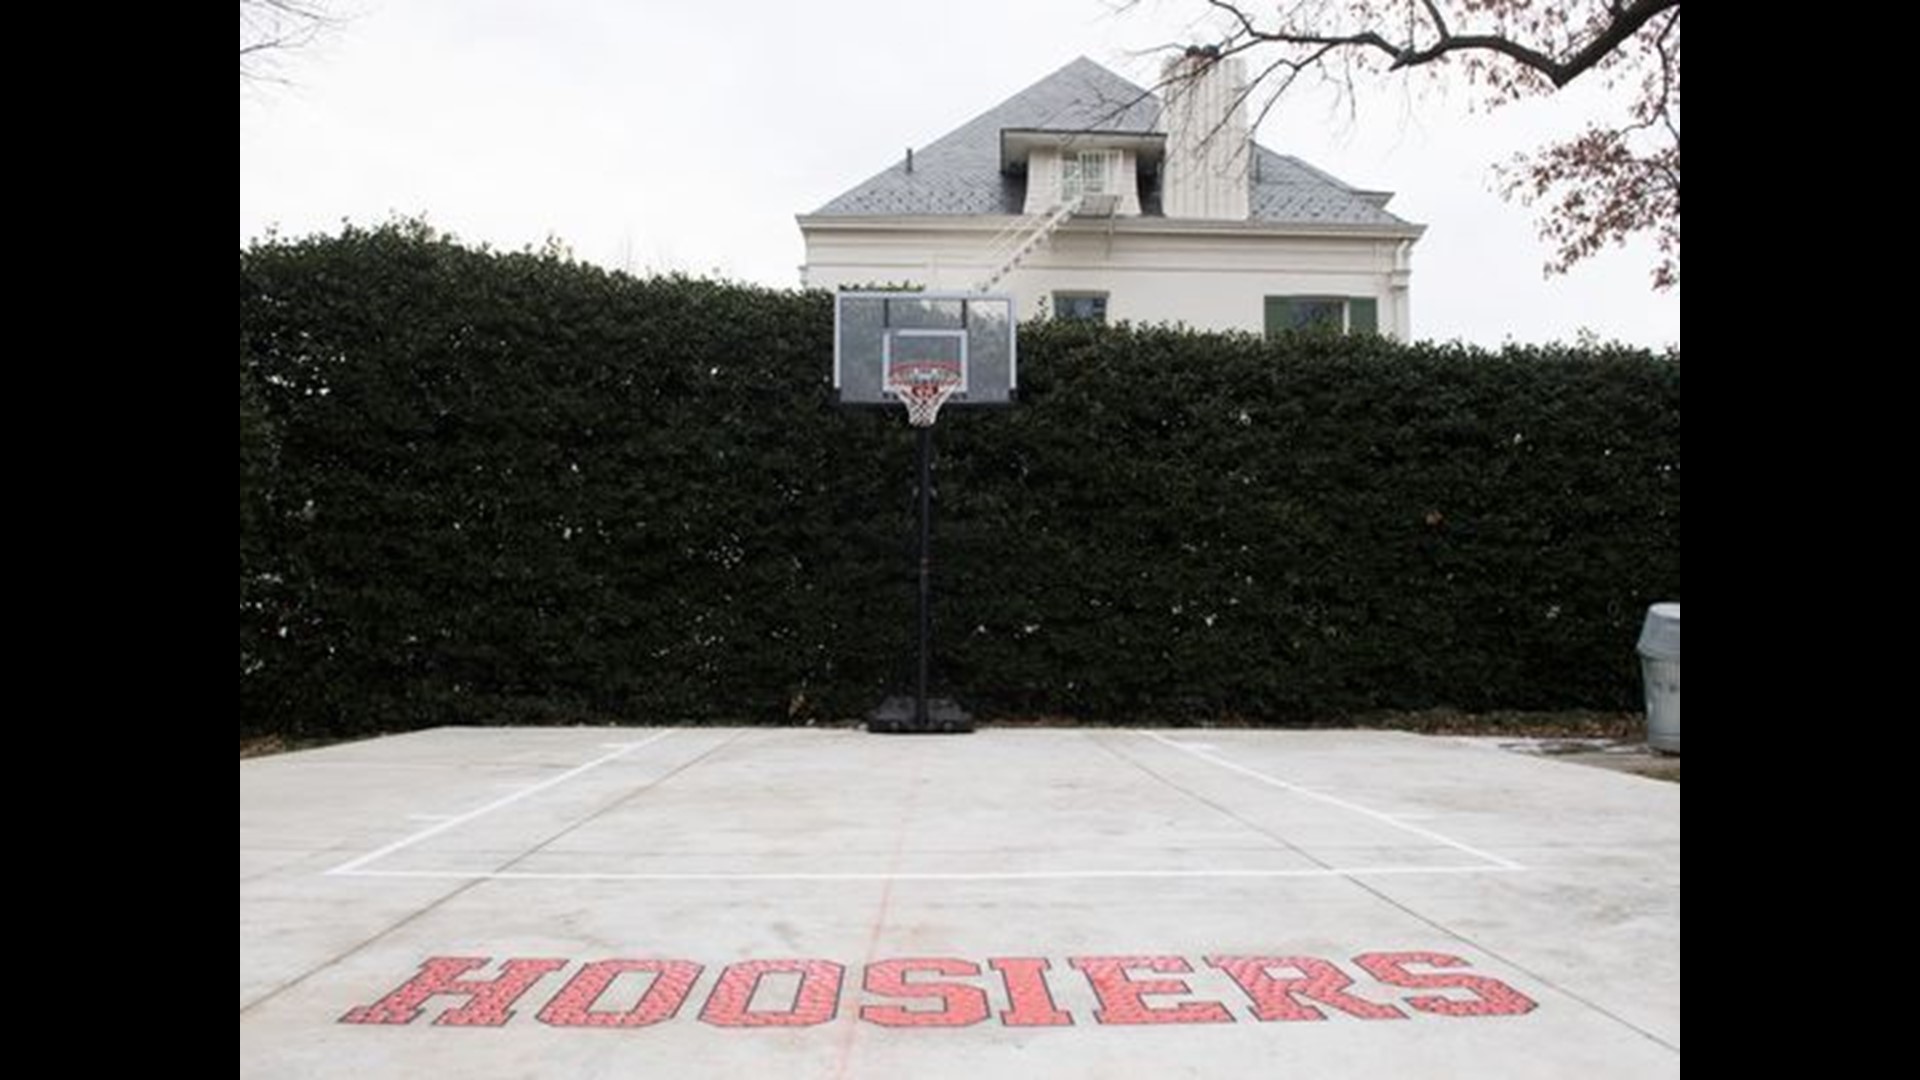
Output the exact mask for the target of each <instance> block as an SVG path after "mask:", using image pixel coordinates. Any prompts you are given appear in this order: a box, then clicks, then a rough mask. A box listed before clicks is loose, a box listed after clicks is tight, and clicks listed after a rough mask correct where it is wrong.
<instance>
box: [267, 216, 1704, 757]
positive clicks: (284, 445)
mask: <svg viewBox="0 0 1920 1080" xmlns="http://www.w3.org/2000/svg"><path fill="white" fill-rule="evenodd" d="M240 329H241V557H240V564H241V566H240V569H241V587H240V598H241V646H240V648H241V664H240V671H241V677H240V683H241V720H240V722H241V729H242V731H243V733H244V732H257V731H279V732H288V733H317V732H327V733H349V732H357V731H367V730H375V729H394V728H410V727H420V726H427V725H433V724H444V723H468V724H472V723H516V722H532V723H541V722H579V721H587V722H596V721H620V722H626V723H659V722H670V721H687V720H705V721H716V722H718V721H726V722H746V723H759V722H768V723H777V722H784V721H787V720H797V719H814V718H828V719H832V718H843V717H852V716H856V715H858V714H860V713H861V712H863V711H864V710H865V709H867V708H869V707H870V706H872V705H873V704H874V703H875V702H877V701H878V699H879V698H880V697H881V696H883V695H885V694H886V693H889V692H894V691H897V690H900V689H903V688H904V687H905V686H906V685H907V682H908V678H909V675H910V673H911V667H912V658H913V646H912V631H913V619H912V613H913V606H912V605H913V586H912V576H911V575H912V570H913V561H912V558H911V556H912V543H913V537H914V529H913V527H914V501H913V500H914V469H913V442H912V435H911V433H910V431H909V429H908V428H907V426H906V424H905V422H904V420H903V419H902V418H901V416H900V415H898V414H897V413H895V412H893V411H888V412H878V411H866V410H847V409H841V408H838V407H836V406H835V405H834V404H833V403H832V397H831V392H830V387H829V386H828V371H829V363H830V357H831V350H832V303H831V299H830V297H829V296H827V295H826V294H824V293H817V292H813V293H792V292H773V291H767V290H762V289H755V288H748V287H742V286H735V285H729V284H723V283H716V282H712V281H704V280H690V279H686V278H679V277H669V278H654V279H648V280H636V279H633V278H630V277H627V276H624V275H620V274H615V273H608V272H605V271H602V270H599V269H596V268H593V267H589V266H583V265H579V264H574V263H570V262H567V261H564V260H562V259H559V258H556V257H554V256H552V255H535V254H495V253H490V252H486V251H476V250H470V249H468V248H465V247H462V246H460V245H458V244H456V243H454V242H452V241H450V240H447V239H445V238H442V237H438V236H435V235H433V234H432V233H431V232H429V231H428V230H426V229H425V228H424V227H422V226H418V225H396V226H389V227H385V228H381V229H377V230H370V231H369V230H358V229H349V230H347V231H346V232H345V233H344V234H343V235H341V236H338V237H331V238H313V239H307V240H301V241H292V242H288V241H276V242H272V243H268V244H263V245H256V246H255V247H253V248H251V249H249V250H246V251H243V252H242V253H241V258H240ZM1020 358H1021V382H1022V401H1021V403H1020V404H1019V405H1018V406H1017V407H1015V408H1013V409H1009V410H1004V411H973V412H968V411H964V410H959V409H950V410H948V411H947V412H946V413H945V414H943V416H942V418H941V424H940V427H939V428H938V429H937V435H936V440H935V442H936V446H937V455H938V456H937V475H936V485H935V486H936V497H937V509H936V522H935V530H936V545H935V558H936V595H937V597H938V599H937V605H936V619H937V625H938V628H939V629H938V635H937V655H936V673H937V678H938V680H939V682H940V683H941V684H943V686H944V687H945V688H947V689H950V690H951V691H952V692H953V693H954V694H955V695H956V696H958V697H960V698H961V699H962V700H963V701H964V702H965V703H966V704H967V705H968V706H969V707H971V708H973V709H974V710H975V711H976V712H979V713H981V714H983V715H984V716H987V717H993V716H996V715H1010V714H1014V715H1032V714H1058V715H1068V716H1075V717H1080V718H1084V719H1096V720H1114V721H1125V722H1184V721H1198V720H1205V719H1215V718H1224V717H1229V716H1231V717H1238V718H1242V719H1247V720H1252V721H1256V722H1273V723H1285V722H1292V721H1299V720H1306V719H1325V718H1330V717H1336V716H1338V715H1340V714H1342V713H1346V712H1350V711H1356V710H1363V709H1373V708H1412V707H1426V706H1434V705H1443V704H1444V705H1454V706H1459V707H1463V708H1473V709H1480V708H1536V707H1561V706H1590V707H1623V708H1628V707H1633V706H1634V704H1635V703H1636V701H1637V697H1638V674H1637V667H1636V661H1635V658H1634V654H1633V644H1634V638H1635V635H1636V633H1637V630H1638V627H1639V622H1640V619H1641V616H1642V613H1643V612H1644V610H1645V607H1646V605H1647V604H1648V603H1650V602H1653V601H1656V600H1668V599H1678V598H1679V595H1680V542H1679V539H1680V531H1679V530H1680V369H1679V361H1678V357H1677V356H1666V357H1660V356H1652V355H1648V354H1646V353H1642V352H1635V351H1629V350H1624V349H1600V350H1593V349H1586V350H1572V349H1554V348H1549V349H1521V348H1509V349H1507V350H1504V351H1502V352H1499V353H1490V352H1486V351H1482V350H1477V349H1471V348H1465V347H1460V346H1434V345H1413V346H1405V345H1399V344H1395V343H1392V342H1388V341H1385V340H1382V339H1378V338H1350V339H1341V338H1298V339H1292V340H1286V341H1281V342H1273V343H1269V342H1264V341H1262V340H1259V339H1258V338H1256V337H1253V336H1250V335H1220V334H1199V333H1189V332H1182V331H1177V330H1172V329H1160V328H1153V329H1130V328H1124V327H1123V328H1103V327H1094V326H1087V325H1082V324H1060V323H1052V324H1033V325H1029V326H1026V327H1023V328H1022V330H1021V337H1020Z"/></svg>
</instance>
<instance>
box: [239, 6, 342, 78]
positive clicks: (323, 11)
mask: <svg viewBox="0 0 1920 1080" xmlns="http://www.w3.org/2000/svg"><path fill="white" fill-rule="evenodd" d="M345 21H346V20H345V19H344V18H343V17H342V16H340V15H337V14H335V13H334V12H333V11H331V10H330V9H329V7H328V4H327V2H326V0H240V79H241V81H242V82H251V81H258V80H263V79H272V78H275V77H276V76H274V75H273V74H272V69H273V68H274V67H275V66H276V65H277V63H278V60H279V58H280V57H282V56H284V55H286V54H288V53H293V52H297V51H299V50H300V49H303V48H305V47H307V46H308V45H311V44H313V42H314V40H315V39H316V38H318V37H319V36H320V35H321V34H322V33H324V32H325V31H328V30H332V29H335V28H337V27H339V26H340V25H342V24H343V23H344V22H345Z"/></svg>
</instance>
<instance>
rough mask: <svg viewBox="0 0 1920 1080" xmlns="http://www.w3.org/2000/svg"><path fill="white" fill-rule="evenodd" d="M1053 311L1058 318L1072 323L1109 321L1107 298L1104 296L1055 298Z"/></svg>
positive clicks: (1056, 295) (1056, 296) (1058, 296)
mask: <svg viewBox="0 0 1920 1080" xmlns="http://www.w3.org/2000/svg"><path fill="white" fill-rule="evenodd" d="M1053 310H1054V312H1055V313H1056V315H1057V317H1059V318H1061V319H1065V320H1068V321H1071V322H1097V323H1103V322H1106V321H1107V298H1106V297H1104V296H1061V295H1059V294H1058V293H1056V294H1054V297H1053Z"/></svg>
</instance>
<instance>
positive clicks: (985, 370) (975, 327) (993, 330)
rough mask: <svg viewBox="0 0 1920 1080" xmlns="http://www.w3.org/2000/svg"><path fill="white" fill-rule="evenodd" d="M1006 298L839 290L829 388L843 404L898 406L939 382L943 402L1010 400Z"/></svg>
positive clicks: (1012, 368)
mask: <svg viewBox="0 0 1920 1080" xmlns="http://www.w3.org/2000/svg"><path fill="white" fill-rule="evenodd" d="M1016 369H1017V361H1016V357H1015V345H1014V307H1013V298H1012V297H1010V296H993V295H986V294H982V293H934V292H843V293H840V294H839V295H838V296H836V297H835V298H834V305H833V388H834V392H835V394H836V396H837V397H838V398H839V401H840V403H841V404H843V405H896V406H897V405H899V404H900V403H901V401H902V392H903V391H906V390H908V389H909V388H911V387H913V386H920V387H922V388H931V387H933V386H938V387H939V388H940V390H941V398H942V401H943V402H944V403H945V404H947V405H1006V404H1009V403H1011V402H1012V401H1013V394H1014V387H1015V385H1016V374H1017V371H1016Z"/></svg>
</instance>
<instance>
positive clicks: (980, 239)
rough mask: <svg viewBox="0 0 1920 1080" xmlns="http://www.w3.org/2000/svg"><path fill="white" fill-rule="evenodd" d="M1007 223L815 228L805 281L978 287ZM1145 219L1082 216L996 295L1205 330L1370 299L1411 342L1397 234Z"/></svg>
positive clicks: (1385, 329)
mask: <svg viewBox="0 0 1920 1080" xmlns="http://www.w3.org/2000/svg"><path fill="white" fill-rule="evenodd" d="M1008 220H1009V219H1007V218H992V219H976V223H975V224H973V225H971V226H969V227H948V228H943V229H926V228H914V227H909V226H906V225H902V226H899V227H897V228H888V229H873V228H832V227H830V226H825V225H821V224H818V223H810V224H809V225H808V226H807V227H806V228H805V229H804V230H803V231H804V232H805V233H806V236H807V265H806V266H805V267H804V268H803V280H804V283H805V284H806V285H808V286H810V287H814V288H827V289H831V288H836V287H839V286H842V285H879V284H893V283H902V282H910V283H913V284H918V285H924V286H926V287H928V288H935V289H968V288H972V287H973V286H974V284H975V283H976V282H978V281H979V280H980V278H982V277H983V276H985V275H986V273H987V272H988V271H989V270H990V269H991V268H990V267H988V266H987V265H986V264H985V254H986V252H985V245H986V241H987V239H988V238H990V237H991V236H992V235H993V234H994V232H995V231H997V229H998V228H1000V227H1003V226H1004V225H1005V224H1006V223H1007V221H1008ZM1138 224H1139V222H1138V221H1137V220H1136V221H1134V222H1116V223H1113V228H1112V230H1111V232H1110V231H1109V227H1108V226H1109V223H1107V222H1104V221H1098V220H1088V219H1077V220H1075V221H1074V222H1073V223H1071V224H1069V225H1068V226H1066V227H1065V228H1063V229H1062V230H1061V231H1060V232H1059V233H1056V234H1055V235H1054V237H1053V239H1052V241H1051V242H1050V243H1049V244H1047V245H1046V246H1044V247H1043V248H1042V249H1041V250H1039V251H1038V252H1036V253H1035V254H1034V255H1033V256H1031V257H1030V258H1029V259H1028V260H1027V261H1026V262H1025V263H1023V264H1022V265H1021V267H1020V268H1019V269H1018V270H1015V271H1014V272H1013V273H1012V274H1011V275H1010V276H1009V277H1008V278H1007V279H1006V280H1005V281H1004V282H1003V283H1002V284H1001V285H1000V286H999V287H998V288H996V290H995V291H1004V292H1009V293H1012V294H1013V295H1014V296H1015V297H1016V299H1017V300H1018V303H1019V311H1020V316H1021V317H1022V318H1027V317H1030V316H1032V315H1033V314H1034V313H1035V311H1036V307H1035V301H1036V300H1037V299H1038V298H1040V297H1043V296H1050V295H1051V294H1052V293H1053V292H1055V291H1066V292H1104V293H1106V294H1107V296H1108V299H1107V318H1108V320H1109V321H1112V322H1118V321H1121V320H1128V321H1132V322H1141V323H1157V322H1168V323H1184V324H1186V325H1188V326H1191V327H1194V328H1197V329H1207V330H1249V331H1254V332H1259V331H1261V330H1262V329H1264V321H1265V318H1266V307H1265V299H1266V297H1269V296H1301V295H1319V296H1370V297H1373V298H1375V299H1376V300H1378V301H1379V304H1380V329H1381V332H1382V333H1385V334H1388V335H1389V336H1393V337H1398V338H1400V339H1402V340H1406V339H1408V338H1409V337H1410V335H1411V330H1412V325H1411V324H1412V320H1411V312H1410V307H1409V304H1408V295H1407V294H1408V288H1407V285H1408V278H1409V275H1410V269H1409V268H1408V264H1407V262H1406V252H1405V250H1404V245H1406V243H1407V241H1406V240H1405V239H1404V238H1400V237H1390V236H1385V237H1383V236H1326V235H1259V234H1252V233H1232V232H1220V233H1164V232H1150V231H1143V230H1140V229H1138V228H1136V226H1138Z"/></svg>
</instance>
